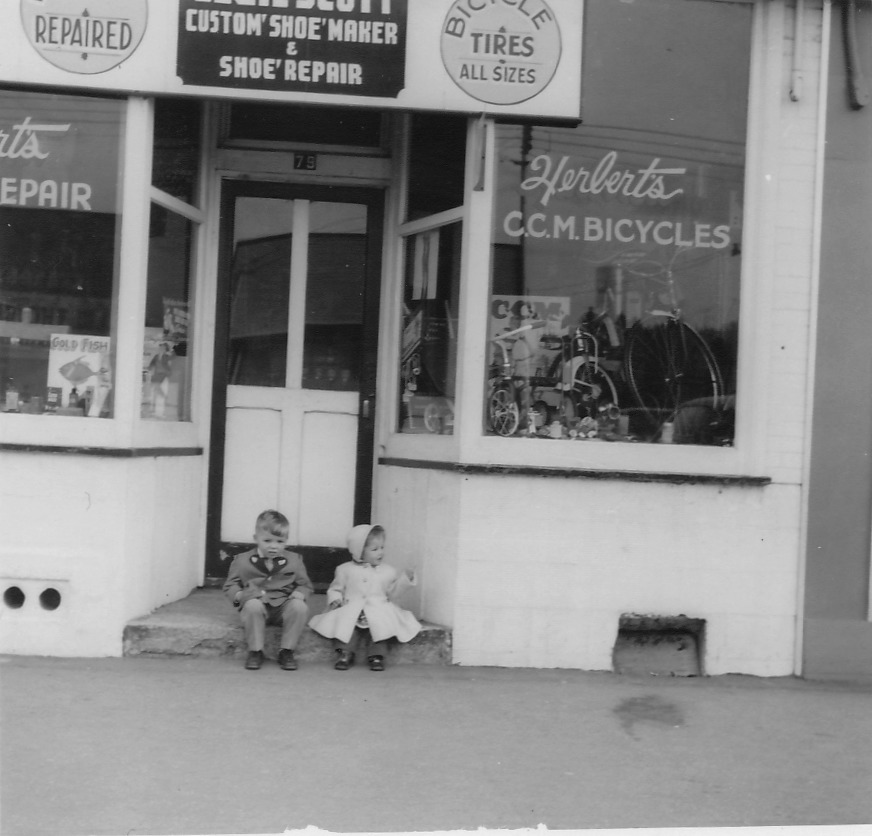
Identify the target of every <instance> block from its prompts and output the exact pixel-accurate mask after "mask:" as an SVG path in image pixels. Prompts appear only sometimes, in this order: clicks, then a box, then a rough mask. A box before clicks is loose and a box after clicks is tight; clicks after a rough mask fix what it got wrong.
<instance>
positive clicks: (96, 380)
mask: <svg viewBox="0 0 872 836" xmlns="http://www.w3.org/2000/svg"><path fill="white" fill-rule="evenodd" d="M109 349H110V339H109V337H97V336H89V335H85V334H52V335H51V341H50V343H49V354H48V379H47V380H46V387H47V388H55V389H60V390H61V405H62V406H64V407H69V406H73V407H80V408H82V409H83V411H84V414H85V415H90V416H92V417H97V416H99V415H100V412H101V410H102V406H103V403H104V401H105V400H106V396H107V395H108V394H109V390H110V389H111V381H112V368H111V358H110V353H109ZM73 390H75V392H74V391H73Z"/></svg>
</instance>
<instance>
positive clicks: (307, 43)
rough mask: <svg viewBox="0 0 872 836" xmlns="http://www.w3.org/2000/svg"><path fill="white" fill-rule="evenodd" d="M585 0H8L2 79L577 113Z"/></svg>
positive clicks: (158, 91)
mask: <svg viewBox="0 0 872 836" xmlns="http://www.w3.org/2000/svg"><path fill="white" fill-rule="evenodd" d="M582 17H583V2H582V0H487V2H485V1H484V0H5V2H3V3H0V83H9V84H29V85H46V86H51V87H53V88H61V89H66V88H73V89H82V90H87V91H90V92H101V91H102V92H112V93H136V94H144V95H172V96H186V95H187V96H197V97H209V98H232V99H247V100H262V101H268V102H292V103H296V104H307V103H309V104H332V105H336V106H356V107H372V108H379V109H391V108H394V109H404V110H450V111H455V112H466V113H489V114H493V115H499V116H511V115H517V116H541V117H543V118H549V119H559V118H567V119H577V118H578V116H579V107H580V91H581V42H582V37H581V36H582V32H581V29H582Z"/></svg>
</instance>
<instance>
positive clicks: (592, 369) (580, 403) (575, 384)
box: [569, 361, 618, 419]
mask: <svg viewBox="0 0 872 836" xmlns="http://www.w3.org/2000/svg"><path fill="white" fill-rule="evenodd" d="M569 399H570V400H571V403H572V409H573V412H574V415H573V417H575V418H594V419H595V418H596V417H597V415H598V414H599V412H600V410H601V409H603V408H605V407H608V406H615V407H616V406H617V405H618V391H617V389H616V388H615V384H614V383H613V382H612V379H611V378H610V377H609V375H608V374H607V373H606V372H605V371H604V370H603V369H601V368H600V367H599V366H598V365H597V364H595V363H591V362H589V361H585V362H583V363H580V364H579V366H578V368H577V369H576V370H575V374H574V375H573V378H572V389H571V390H570V392H569Z"/></svg>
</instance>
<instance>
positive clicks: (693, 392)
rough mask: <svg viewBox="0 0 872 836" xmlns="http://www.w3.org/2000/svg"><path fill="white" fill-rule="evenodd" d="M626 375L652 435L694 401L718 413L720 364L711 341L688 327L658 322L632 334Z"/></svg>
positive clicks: (721, 389) (641, 325)
mask: <svg viewBox="0 0 872 836" xmlns="http://www.w3.org/2000/svg"><path fill="white" fill-rule="evenodd" d="M624 373H625V376H626V379H627V383H628V384H629V386H630V391H631V392H632V393H633V397H634V398H635V400H636V402H637V403H638V404H639V406H640V407H641V412H642V414H643V417H644V419H645V421H646V423H647V425H648V429H649V431H651V432H652V433H657V432H659V431H660V428H661V427H662V426H663V424H664V423H665V422H666V421H674V420H675V416H676V414H677V413H678V410H679V409H680V408H681V407H682V405H684V404H688V403H690V402H691V401H698V402H700V403H706V404H707V405H708V406H710V407H711V408H712V409H713V410H717V409H718V408H719V406H720V401H721V399H722V398H723V395H724V385H723V381H722V379H721V373H720V370H719V369H718V364H717V361H716V360H715V357H714V355H713V354H712V352H711V349H710V348H709V347H708V345H707V344H706V342H705V340H703V338H702V337H701V336H700V335H699V334H698V333H697V332H696V331H695V330H694V329H693V328H691V327H690V326H689V325H688V324H687V323H685V322H681V321H680V320H676V319H665V318H662V319H657V320H651V321H650V322H644V323H642V322H640V323H636V325H634V326H633V327H632V329H630V333H629V335H628V337H627V342H626V348H625V353H624Z"/></svg>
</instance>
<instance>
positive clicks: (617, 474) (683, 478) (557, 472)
mask: <svg viewBox="0 0 872 836" xmlns="http://www.w3.org/2000/svg"><path fill="white" fill-rule="evenodd" d="M378 463H379V464H380V465H383V466H385V467H407V468H413V469H420V470H446V471H450V472H452V473H460V474H467V475H475V476H538V477H545V478H564V479H598V480H617V481H622V482H660V483H665V484H672V485H687V484H698V485H706V484H708V485H733V486H738V487H765V486H766V485H768V484H770V483H771V482H772V479H771V478H770V477H768V476H743V475H734V474H707V473H665V472H656V471H652V472H648V471H638V470H593V469H589V468H578V467H537V466H533V465H504V464H466V463H463V462H446V461H428V460H425V459H406V458H390V457H381V458H379V460H378Z"/></svg>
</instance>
